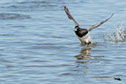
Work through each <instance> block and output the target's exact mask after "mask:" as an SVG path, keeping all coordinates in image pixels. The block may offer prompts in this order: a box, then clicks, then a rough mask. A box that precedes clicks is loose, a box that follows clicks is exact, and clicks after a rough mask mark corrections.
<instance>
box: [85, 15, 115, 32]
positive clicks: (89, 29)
mask: <svg viewBox="0 0 126 84" xmlns="http://www.w3.org/2000/svg"><path fill="white" fill-rule="evenodd" d="M113 15H114V13H113V14H112V15H111V16H110V17H109V18H108V19H106V20H104V21H102V22H100V23H98V24H96V25H94V26H92V27H90V28H87V30H88V31H91V30H92V29H94V28H96V27H98V26H100V25H101V24H103V23H105V22H106V21H108V20H109V19H110V18H111V17H112V16H113Z"/></svg>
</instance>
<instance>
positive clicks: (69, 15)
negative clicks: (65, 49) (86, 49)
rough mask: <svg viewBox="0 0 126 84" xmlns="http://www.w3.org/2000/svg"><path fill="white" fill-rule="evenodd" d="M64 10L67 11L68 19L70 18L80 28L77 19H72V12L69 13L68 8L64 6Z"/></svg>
mask: <svg viewBox="0 0 126 84" xmlns="http://www.w3.org/2000/svg"><path fill="white" fill-rule="evenodd" d="M64 10H65V12H66V14H67V16H68V18H69V19H70V20H72V21H73V22H74V24H75V25H76V26H79V24H78V23H77V22H76V21H75V19H74V18H73V17H72V15H71V14H70V12H69V10H68V8H67V7H66V6H64Z"/></svg>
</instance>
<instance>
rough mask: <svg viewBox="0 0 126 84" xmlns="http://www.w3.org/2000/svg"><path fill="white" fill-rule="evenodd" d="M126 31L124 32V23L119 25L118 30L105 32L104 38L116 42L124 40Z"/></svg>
mask: <svg viewBox="0 0 126 84" xmlns="http://www.w3.org/2000/svg"><path fill="white" fill-rule="evenodd" d="M125 37H126V33H125V32H124V28H123V26H122V25H120V24H119V25H117V27H116V30H115V31H114V32H112V33H105V34H104V40H105V41H111V42H114V43H119V42H123V41H124V40H125Z"/></svg>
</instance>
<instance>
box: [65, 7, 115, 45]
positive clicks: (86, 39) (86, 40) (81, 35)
mask: <svg viewBox="0 0 126 84" xmlns="http://www.w3.org/2000/svg"><path fill="white" fill-rule="evenodd" d="M64 10H65V12H66V14H67V16H68V18H69V19H70V20H72V21H73V22H74V24H75V25H76V26H75V33H76V35H77V37H78V39H79V40H80V41H81V43H82V44H86V45H89V44H91V43H92V42H91V37H90V35H89V31H91V30H92V29H94V28H96V27H98V26H100V25H101V24H103V23H105V22H106V21H108V20H109V19H110V18H111V17H112V16H113V14H112V15H111V16H110V17H109V18H107V19H106V20H104V21H102V22H100V23H98V24H96V25H94V26H91V27H90V28H87V29H82V28H80V27H79V24H78V23H77V22H76V21H75V19H74V18H73V17H72V15H71V14H70V12H69V10H68V8H66V6H64Z"/></svg>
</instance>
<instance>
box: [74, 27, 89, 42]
mask: <svg viewBox="0 0 126 84" xmlns="http://www.w3.org/2000/svg"><path fill="white" fill-rule="evenodd" d="M75 33H76V36H77V37H78V39H79V40H80V41H81V43H82V44H91V37H90V35H89V32H88V31H87V29H82V28H79V27H78V26H76V27H75Z"/></svg>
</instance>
